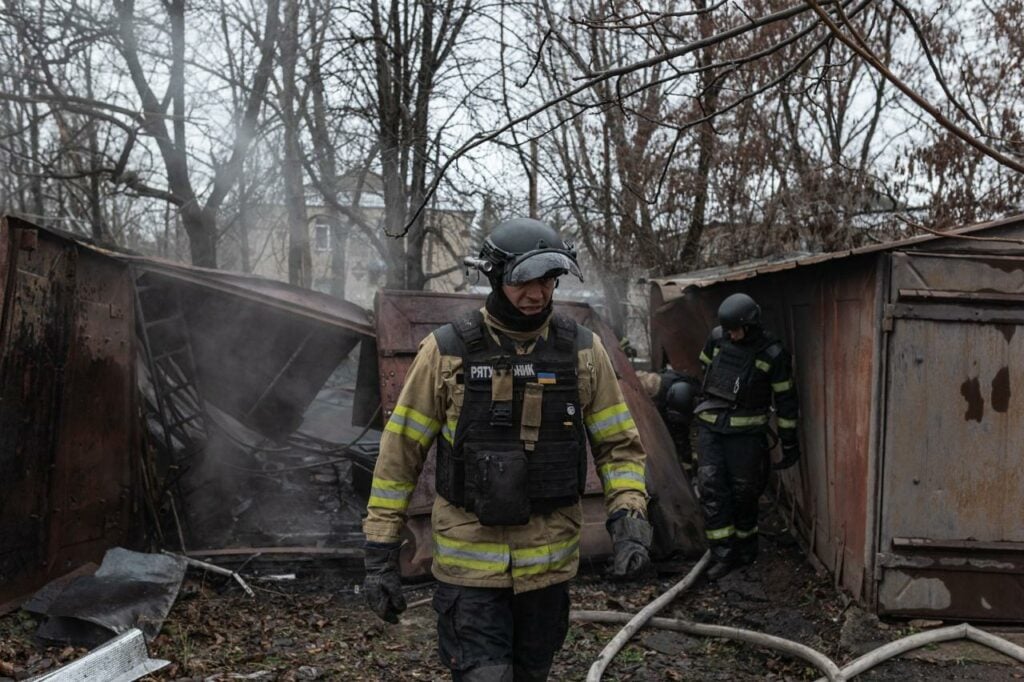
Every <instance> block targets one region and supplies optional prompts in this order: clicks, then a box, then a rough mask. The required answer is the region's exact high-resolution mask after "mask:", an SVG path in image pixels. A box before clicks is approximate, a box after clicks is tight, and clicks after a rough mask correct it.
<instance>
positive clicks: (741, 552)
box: [733, 535, 757, 566]
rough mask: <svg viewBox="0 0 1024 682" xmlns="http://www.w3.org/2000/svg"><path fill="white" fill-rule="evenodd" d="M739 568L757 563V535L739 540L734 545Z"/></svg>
mask: <svg viewBox="0 0 1024 682" xmlns="http://www.w3.org/2000/svg"><path fill="white" fill-rule="evenodd" d="M733 551H734V552H735V554H736V565H737V566H749V565H750V564H752V563H754V562H755V561H757V535H751V536H749V537H745V538H742V539H738V540H737V541H736V542H735V543H733Z"/></svg>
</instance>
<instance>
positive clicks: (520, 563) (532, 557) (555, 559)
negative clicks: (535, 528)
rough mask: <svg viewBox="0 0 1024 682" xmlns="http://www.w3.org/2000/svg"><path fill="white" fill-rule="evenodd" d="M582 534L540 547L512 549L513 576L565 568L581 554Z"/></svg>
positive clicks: (517, 576)
mask: <svg viewBox="0 0 1024 682" xmlns="http://www.w3.org/2000/svg"><path fill="white" fill-rule="evenodd" d="M579 549H580V536H579V534H576V535H573V536H572V537H571V538H569V539H568V540H562V541H561V542H553V543H551V544H550V545H541V546H540V547H527V548H525V549H514V550H512V576H513V577H515V578H519V577H522V576H524V575H537V574H538V573H547V572H548V571H557V570H559V569H562V568H565V566H567V565H568V564H570V563H572V562H573V561H574V560H575V559H576V558H577V557H578V556H579Z"/></svg>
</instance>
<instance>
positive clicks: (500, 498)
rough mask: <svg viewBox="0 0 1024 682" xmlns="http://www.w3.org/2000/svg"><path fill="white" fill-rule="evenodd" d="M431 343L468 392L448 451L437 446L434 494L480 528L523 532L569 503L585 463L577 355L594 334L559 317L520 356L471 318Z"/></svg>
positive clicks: (479, 317) (443, 443) (443, 442)
mask: <svg viewBox="0 0 1024 682" xmlns="http://www.w3.org/2000/svg"><path fill="white" fill-rule="evenodd" d="M434 336H435V338H436V339H437V345H438V347H439V349H440V351H441V353H442V354H443V355H456V356H461V357H462V372H461V374H460V375H458V376H456V381H457V382H458V383H462V384H464V386H465V397H464V400H463V404H462V410H461V412H460V413H459V421H458V425H457V426H456V428H455V433H454V444H452V443H449V442H448V440H447V439H445V438H443V437H442V438H438V439H437V441H436V442H437V477H436V480H435V485H436V488H437V493H438V494H439V495H441V496H442V497H444V498H445V499H446V500H448V501H449V502H451V503H452V504H455V505H457V506H459V507H463V508H465V509H467V510H469V511H471V512H473V513H475V514H476V515H477V516H478V517H479V519H480V523H482V524H483V525H485V526H512V525H521V524H524V523H527V522H528V521H529V519H530V514H531V513H548V512H551V511H553V510H554V509H556V508H558V507H562V506H565V505H569V504H573V503H575V502H576V501H577V500H578V499H579V497H580V495H581V494H582V492H583V486H584V484H585V483H586V462H587V457H586V455H587V451H586V442H587V440H586V431H585V429H584V426H583V416H582V414H581V408H580V399H579V381H578V373H577V352H578V351H579V349H582V348H589V347H590V346H591V345H592V344H593V335H592V332H591V331H590V330H589V329H587V328H586V327H581V326H579V325H577V324H576V322H575V321H573V320H571V319H569V318H566V317H563V316H561V315H558V314H556V315H553V316H552V318H551V322H550V326H549V328H548V337H547V339H543V338H539V339H538V340H537V342H536V344H535V346H534V349H533V352H531V353H530V354H528V355H516V354H515V352H514V350H515V348H514V345H513V343H512V341H511V340H510V339H505V338H502V343H501V344H500V345H499V344H498V343H496V342H495V340H494V338H493V337H492V336H491V334H490V333H488V331H487V329H486V328H485V325H484V321H483V314H482V313H481V312H480V311H474V312H473V313H470V314H468V315H466V316H464V317H462V318H459V319H458V320H456V321H455V322H452V323H451V324H447V325H445V326H443V327H441V328H440V329H438V330H437V331H435V332H434ZM503 346H507V348H506V347H503Z"/></svg>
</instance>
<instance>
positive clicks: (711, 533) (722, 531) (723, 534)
mask: <svg viewBox="0 0 1024 682" xmlns="http://www.w3.org/2000/svg"><path fill="white" fill-rule="evenodd" d="M735 532H736V528H735V527H734V526H726V527H725V528H714V529H712V530H705V531H704V535H705V536H707V539H708V540H721V539H722V538H727V537H730V536H731V535H732V534H733V533H735Z"/></svg>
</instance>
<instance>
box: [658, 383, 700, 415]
mask: <svg viewBox="0 0 1024 682" xmlns="http://www.w3.org/2000/svg"><path fill="white" fill-rule="evenodd" d="M699 393H700V386H699V385H698V384H697V382H696V381H693V380H690V379H680V380H679V381H677V382H675V383H674V384H672V385H671V386H670V387H669V389H668V391H667V392H666V394H665V410H666V411H668V412H678V413H679V414H680V415H683V416H685V417H687V418H689V416H690V415H692V414H693V408H694V406H695V405H696V404H697V395H698V394H699Z"/></svg>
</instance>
